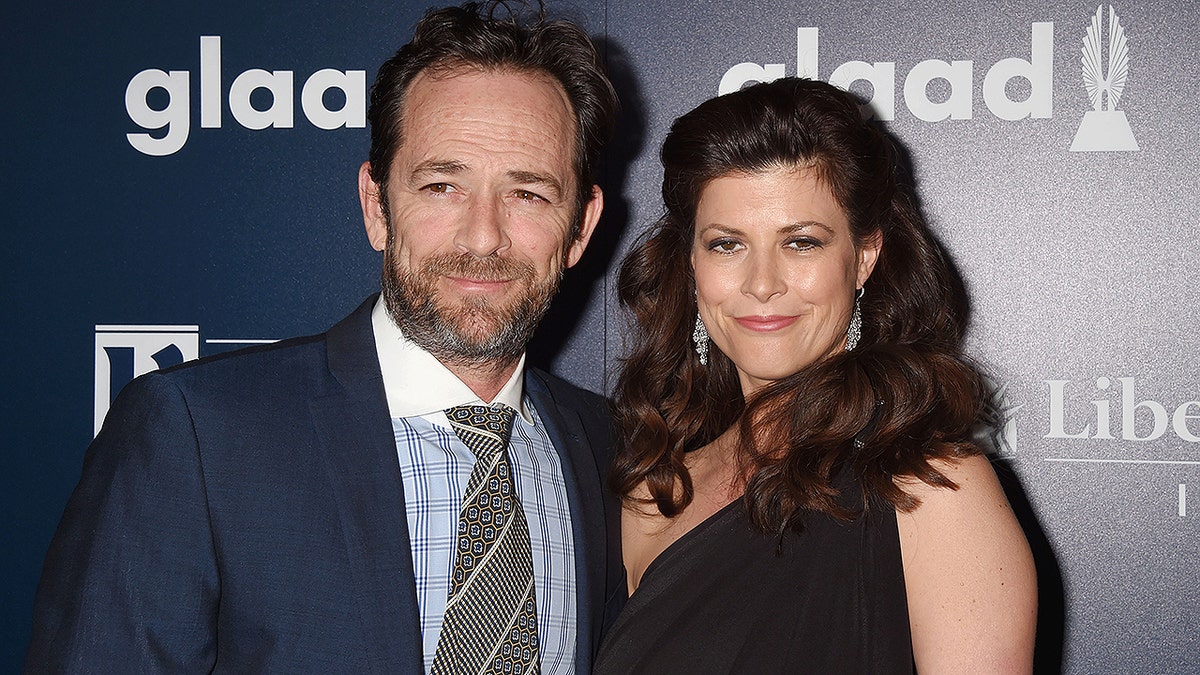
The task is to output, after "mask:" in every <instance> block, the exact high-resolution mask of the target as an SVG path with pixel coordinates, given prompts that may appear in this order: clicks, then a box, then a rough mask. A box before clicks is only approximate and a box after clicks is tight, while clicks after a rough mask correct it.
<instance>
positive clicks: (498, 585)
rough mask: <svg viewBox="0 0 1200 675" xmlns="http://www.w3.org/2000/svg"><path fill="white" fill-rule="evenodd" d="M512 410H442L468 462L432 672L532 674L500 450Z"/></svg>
mask: <svg viewBox="0 0 1200 675" xmlns="http://www.w3.org/2000/svg"><path fill="white" fill-rule="evenodd" d="M513 415H514V411H513V409H512V408H509V407H508V406H498V407H496V408H489V407H487V406H482V405H463V406H456V407H454V408H450V409H449V410H447V411H446V417H448V418H449V419H450V424H451V426H453V427H454V432H455V433H456V434H458V437H459V438H460V439H461V440H462V442H463V443H465V444H466V445H467V447H468V448H470V449H471V451H472V452H474V453H475V457H476V462H475V468H474V469H473V470H472V471H471V478H470V479H469V480H468V481H467V491H466V494H465V495H464V497H463V503H462V510H461V511H460V512H459V516H458V553H457V555H456V556H455V560H454V571H453V573H452V575H451V577H450V594H449V596H448V598H447V600H446V614H445V617H444V618H443V619H442V632H441V634H440V635H439V636H438V645H437V652H436V654H435V655H434V658H433V670H432V671H431V672H432V675H451V674H455V675H457V674H461V673H500V674H501V675H528V674H531V673H533V674H536V673H538V672H539V666H538V630H537V612H536V606H537V603H536V601H535V600H534V594H533V555H532V552H531V551H530V546H529V526H528V524H527V523H526V522H525V512H524V511H523V510H522V509H521V502H520V500H518V499H517V495H516V490H515V489H514V487H513V476H512V466H511V464H510V463H509V461H508V452H507V451H506V448H507V446H508V437H509V434H510V433H512V423H513Z"/></svg>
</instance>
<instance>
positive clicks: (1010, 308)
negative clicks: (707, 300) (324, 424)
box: [0, 0, 1200, 673]
mask: <svg viewBox="0 0 1200 675" xmlns="http://www.w3.org/2000/svg"><path fill="white" fill-rule="evenodd" d="M197 4H198V5H202V6H189V3H183V4H179V3H149V2H119V3H98V4H92V5H79V4H78V3H55V2H51V3H42V4H36V3H25V4H24V5H20V4H19V5H18V6H13V7H6V9H5V10H4V16H5V18H4V20H3V22H0V23H2V26H0V35H3V41H2V44H0V50H3V52H4V63H5V64H6V68H5V69H4V71H3V73H2V74H0V78H3V80H2V81H3V83H4V87H3V91H4V94H5V96H4V100H5V103H4V105H2V106H0V120H3V128H4V129H6V138H5V140H6V142H5V143H4V150H3V154H4V158H5V163H4V178H3V183H2V185H3V196H4V199H3V204H2V208H3V218H4V227H3V237H4V246H3V247H2V250H0V255H2V256H3V267H2V274H3V280H4V281H3V286H2V293H3V312H4V316H5V326H6V329H5V330H4V349H3V350H2V353H3V356H2V358H3V359H4V374H5V377H4V378H3V384H0V386H2V387H4V390H5V391H4V397H3V400H4V405H3V410H2V412H0V415H2V417H0V421H2V425H3V426H2V427H0V429H2V431H0V439H3V440H2V442H3V462H4V467H5V470H4V471H2V472H0V473H2V474H3V477H2V478H0V480H2V481H3V489H2V490H0V493H2V495H3V497H2V498H3V507H4V523H5V525H4V527H5V530H6V534H5V536H4V548H5V554H4V557H3V565H4V586H3V588H4V596H3V597H4V601H3V602H2V603H0V605H2V606H3V608H2V609H0V670H2V671H13V670H16V669H17V668H18V667H19V664H20V662H21V659H22V657H23V653H24V649H25V644H26V641H27V639H28V635H29V622H30V612H31V607H32V599H33V592H34V588H35V585H36V582H37V578H38V575H39V572H40V567H41V563H42V558H43V556H44V554H45V550H46V546H47V544H48V542H49V540H50V537H51V535H52V533H53V531H54V528H55V526H56V524H57V521H58V518H59V515H60V514H61V511H62V508H63V506H64V504H65V502H66V499H67V496H68V494H69V493H70V490H71V489H72V488H73V486H74V484H75V481H76V480H77V479H78V477H79V472H80V464H81V460H82V457H83V453H84V449H85V448H86V446H87V444H88V442H89V440H90V439H91V437H92V435H93V433H94V432H95V430H96V429H97V428H98V425H99V424H100V422H101V421H102V420H103V416H104V413H105V411H106V410H107V408H108V405H109V403H110V402H111V400H112V398H113V396H115V395H116V393H117V391H119V390H120V388H121V387H122V386H123V385H124V384H125V383H126V382H128V381H129V380H130V379H132V378H133V377H134V376H136V375H138V374H140V373H143V372H147V371H149V370H153V369H156V368H159V367H165V366H169V365H172V364H175V363H179V362H181V361H183V360H186V359H192V358H196V357H199V356H206V355H210V354H215V353H219V352H222V351H226V350H229V349H234V348H238V347H241V346H246V345H250V344H256V343H261V342H265V341H271V340H275V339H278V338H282V337H288V336H292V335H299V334H308V333H314V332H319V331H322V330H324V329H325V328H326V327H328V326H329V325H330V324H331V323H333V322H334V321H336V320H337V319H338V318H340V317H341V316H343V315H344V314H345V313H347V312H348V311H349V310H350V309H352V308H353V307H354V306H356V305H357V304H358V303H359V302H360V301H361V300H362V298H364V297H365V296H366V295H367V294H369V293H372V292H374V291H375V290H377V288H378V281H377V279H378V275H379V269H380V263H381V261H380V258H379V255H378V254H377V253H375V252H373V251H372V250H371V249H370V247H369V245H368V244H367V240H366V237H365V236H364V233H363V229H362V220H361V216H360V214H359V207H358V202H357V195H356V188H355V175H356V171H357V169H358V165H359V163H360V162H361V161H363V159H364V158H365V156H366V152H367V147H368V139H367V130H366V128H365V109H366V93H367V89H368V87H369V85H370V82H371V81H372V80H373V78H374V74H375V69H376V68H377V66H378V65H379V64H380V63H381V62H382V61H383V60H384V59H385V58H387V57H388V56H389V55H390V54H391V53H392V52H393V51H394V50H395V49H396V48H397V47H398V46H399V45H400V44H402V43H404V42H405V41H407V39H408V37H409V34H410V31H411V27H412V25H413V24H414V23H415V22H416V20H417V19H418V18H419V17H420V16H421V14H422V13H423V12H424V10H425V8H426V5H425V4H424V1H422V2H420V3H414V2H383V1H381V0H356V1H354V2H348V3H322V2H312V1H308V0H298V1H294V2H286V3H285V2H248V3H247V2H229V1H216V2H209V3H197ZM35 5H36V6H35ZM549 9H550V12H551V14H554V15H557V16H564V17H567V18H572V19H574V20H576V21H578V22H580V23H581V24H583V25H584V26H585V27H586V28H587V29H588V31H589V32H590V33H591V34H592V35H594V36H595V37H596V39H597V41H598V43H599V44H600V46H601V48H602V49H603V50H604V53H605V56H606V59H607V60H608V62H609V64H610V68H611V70H612V76H613V79H614V82H615V83H616V84H617V87H618V90H619V92H620V94H621V97H622V100H623V104H624V111H623V113H622V119H621V126H620V128H619V130H618V137H617V139H616V141H615V142H614V144H613V146H612V147H611V148H610V150H609V152H608V158H607V162H606V166H605V169H604V178H603V186H604V188H605V190H606V194H607V199H606V201H607V209H606V212H605V217H604V220H603V221H602V224H601V228H602V230H601V232H600V234H598V235H597V237H596V238H595V239H594V240H593V244H592V246H591V248H590V249H589V250H588V253H587V255H586V256H585V261H584V263H582V264H581V265H580V266H579V267H578V268H576V269H575V270H573V271H572V273H571V274H570V275H569V276H568V281H567V284H566V287H565V288H564V292H563V296H562V297H561V298H560V299H559V301H558V302H557V303H556V305H555V308H554V309H553V310H552V313H551V316H550V317H549V318H548V320H547V322H546V324H545V325H544V326H543V329H542V330H541V331H540V333H539V335H538V337H537V339H536V342H535V345H534V347H533V350H532V353H531V358H532V359H533V361H535V362H537V363H539V364H541V365H544V366H547V367H549V368H552V369H553V370H555V371H557V372H558V373H560V374H561V375H563V376H565V377H566V378H568V379H570V380H573V381H575V382H577V383H578V384H580V385H583V386H585V387H588V388H591V389H595V390H598V391H604V390H607V389H608V388H609V387H610V386H611V384H612V381H613V372H614V370H615V368H616V366H617V363H618V359H619V357H620V356H621V354H622V350H623V342H622V334H623V327H624V320H623V318H622V316H621V314H620V312H619V310H618V308H617V307H616V304H615V302H614V300H613V279H614V277H615V272H616V268H617V266H618V265H619V261H620V257H621V255H622V254H623V252H624V251H625V250H626V249H627V248H628V246H629V245H630V243H631V242H632V241H633V240H634V239H635V238H636V237H637V236H638V235H639V234H640V233H641V232H642V231H643V230H644V229H645V228H646V227H647V226H648V225H649V224H650V223H651V222H652V221H653V220H654V219H655V218H656V217H657V215H658V214H659V209H660V206H659V201H658V188H659V179H660V173H659V167H658V162H657V149H658V145H659V143H661V140H662V138H663V136H664V134H665V133H666V130H667V128H668V127H669V125H670V122H671V121H672V120H673V119H674V118H676V117H677V116H679V115H681V114H682V113H684V112H686V111H688V110H690V109H691V108H693V107H694V106H695V105H697V104H699V103H700V102H701V101H703V100H705V99H707V98H709V97H712V96H715V95H717V94H718V93H719V92H724V91H730V90H734V89H737V88H738V87H740V86H742V85H743V84H745V83H747V82H752V81H758V80H769V79H772V78H775V77H780V76H784V75H801V76H806V77H813V78H819V79H822V80H827V81H831V82H833V83H835V84H838V85H839V86H842V87H844V88H848V89H850V90H851V91H854V92H855V93H857V94H859V95H860V96H861V97H862V99H863V100H864V102H865V108H864V110H865V112H866V114H871V115H874V116H875V117H876V118H878V119H879V120H881V121H882V123H883V124H885V125H886V126H887V128H888V129H889V130H890V131H891V132H892V133H893V134H894V135H895V136H896V138H897V139H898V140H899V141H900V143H901V144H902V145H903V146H904V149H905V151H906V153H907V155H908V159H909V161H910V162H911V165H912V168H913V172H914V174H915V176H916V179H917V186H918V191H919V194H920V198H921V203H922V208H923V209H924V211H925V213H926V214H927V216H928V218H929V219H930V221H931V223H932V224H933V226H934V229H935V231H936V233H937V235H938V236H939V238H940V239H941V240H942V242H943V243H944V244H945V246H946V248H947V249H948V250H949V252H950V254H951V256H952V258H953V261H954V264H955V266H956V268H957V269H958V271H959V273H960V274H961V275H962V277H963V279H964V281H965V282H966V284H967V287H968V288H969V290H970V295H971V301H972V315H971V316H972V326H973V327H972V330H971V334H970V341H969V344H970V351H971V353H972V354H973V355H974V356H975V357H976V358H977V359H978V361H979V362H980V363H981V364H982V366H983V367H984V368H985V369H986V371H987V372H988V374H989V377H990V378H991V380H992V382H993V384H994V385H995V396H994V400H993V402H992V403H993V405H992V406H991V409H990V411H989V412H990V426H989V428H987V429H984V430H982V431H981V438H982V439H983V440H985V441H987V442H988V443H990V444H991V445H992V446H993V447H994V449H995V451H996V455H997V465H998V466H999V467H1000V470H1001V473H1002V475H1003V476H1004V478H1005V481H1006V483H1007V487H1008V489H1009V492H1010V497H1011V498H1012V501H1013V502H1014V505H1015V506H1016V508H1017V510H1018V511H1019V513H1020V514H1021V516H1022V518H1023V522H1024V524H1025V526H1026V530H1027V533H1028V534H1029V537H1030V540H1031V542H1032V543H1033V545H1034V548H1035V551H1036V553H1037V557H1038V565H1039V574H1040V583H1041V596H1042V597H1041V604H1042V612H1041V617H1040V621H1041V626H1040V631H1039V635H1040V642H1039V651H1038V663H1039V669H1040V670H1043V671H1045V672H1056V671H1058V670H1061V671H1063V672H1069V673H1129V672H1154V673H1196V672H1200V630H1198V628H1197V627H1198V626H1200V586H1198V585H1197V579H1200V367H1198V359H1197V352H1198V348H1200V318H1198V317H1197V311H1196V306H1197V304H1198V303H1200V284H1198V282H1200V271H1197V266H1196V259H1197V257H1198V254H1200V242H1198V240H1197V235H1196V230H1197V226H1198V223H1200V199H1198V198H1197V193H1198V192H1200V179H1198V178H1197V169H1196V167H1197V166H1200V149H1198V148H1200V135H1198V134H1197V132H1196V119H1197V111H1198V110H1200V94H1198V93H1197V92H1198V88H1197V84H1196V83H1197V81H1198V78H1197V75H1196V70H1197V68H1200V66H1198V65H1196V64H1198V63H1200V59H1198V58H1197V57H1200V41H1198V40H1197V37H1196V36H1197V35H1198V34H1200V8H1198V7H1196V6H1194V5H1192V4H1191V3H1175V2H1168V1H1166V0H1146V1H1142V2H1137V3H1133V2H1122V3H1119V4H1111V5H1110V4H1103V5H1096V4H1092V3H1091V2H1089V1H1079V0H1042V1H1040V2H1023V1H1020V0H1016V1H1012V2H1004V3H992V4H989V3H983V4H980V3H975V2H966V1H959V0H949V1H940V2H935V1H934V0H910V1H907V2H875V1H860V2H848V3H824V2H813V1H810V0H676V1H675V2H672V3H669V6H667V7H664V6H661V5H660V4H659V3H657V2H653V1H651V0H628V1H623V2H607V1H605V0H571V1H569V2H551V3H550V8H549ZM979 638H980V640H986V639H987V636H986V635H980V636H979Z"/></svg>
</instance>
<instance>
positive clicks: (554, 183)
mask: <svg viewBox="0 0 1200 675" xmlns="http://www.w3.org/2000/svg"><path fill="white" fill-rule="evenodd" d="M508 177H509V179H510V180H513V181H515V182H517V183H520V184H522V185H542V186H545V188H546V190H547V191H549V192H551V193H553V194H551V195H550V196H551V197H552V198H554V199H558V198H560V197H562V194H563V188H562V183H559V182H558V179H557V178H555V177H554V176H551V175H548V174H544V173H538V172H536V171H509V172H508Z"/></svg>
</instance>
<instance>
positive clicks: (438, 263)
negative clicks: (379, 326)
mask: <svg viewBox="0 0 1200 675" xmlns="http://www.w3.org/2000/svg"><path fill="white" fill-rule="evenodd" d="M563 267H564V265H563V264H561V262H560V263H559V264H555V265H553V269H552V270H551V271H550V274H549V276H548V277H546V278H545V279H539V278H538V274H537V270H536V269H534V267H533V266H532V265H530V264H529V263H525V262H519V261H514V260H510V259H508V258H500V257H496V256H490V257H487V258H478V257H476V256H473V255H471V254H469V253H463V254H451V253H445V254H440V255H435V256H432V257H430V258H427V259H425V260H423V261H422V262H421V263H420V266H419V268H418V269H416V270H413V269H407V268H404V269H402V268H401V265H400V263H399V261H398V260H397V256H396V254H395V253H394V248H393V246H392V242H390V241H389V242H388V247H387V253H386V254H385V255H384V264H383V280H382V286H383V298H384V302H385V304H386V305H387V309H388V313H389V314H390V315H391V317H392V320H393V321H395V322H396V325H397V326H399V327H400V330H401V332H403V333H404V336H405V337H407V338H408V339H409V340H412V341H413V342H414V343H416V344H417V345H419V346H420V347H422V348H423V349H425V351H427V352H429V353H430V354H433V356H434V357H436V358H437V359H438V360H439V361H441V362H442V363H446V364H453V365H460V366H496V367H502V366H504V365H507V364H509V363H512V362H513V361H516V360H517V359H518V358H519V357H520V356H521V353H522V352H524V351H525V345H526V344H528V343H529V339H530V338H531V337H532V336H533V331H534V330H535V329H536V328H537V325H538V322H540V321H541V320H542V316H544V315H545V314H546V311H547V310H548V309H549V308H550V302H551V300H553V299H554V294H555V293H556V292H557V291H558V286H559V283H560V282H561V281H562V276H563ZM446 276H451V277H462V278H468V279H478V280H487V281H500V280H506V281H509V282H510V283H512V284H516V285H519V286H520V287H521V288H520V290H521V291H522V295H520V297H517V298H515V299H507V302H505V303H504V304H498V303H496V302H493V301H492V300H491V299H489V298H484V297H476V298H472V297H467V298H465V299H464V300H463V301H462V302H461V303H460V304H446V302H445V298H444V297H443V296H441V295H439V291H438V282H439V281H440V280H441V278H443V277H446Z"/></svg>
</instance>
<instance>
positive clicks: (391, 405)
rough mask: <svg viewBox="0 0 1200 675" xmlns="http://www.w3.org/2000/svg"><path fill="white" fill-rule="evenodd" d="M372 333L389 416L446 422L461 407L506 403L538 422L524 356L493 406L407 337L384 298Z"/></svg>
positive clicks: (375, 311) (377, 306)
mask: <svg viewBox="0 0 1200 675" xmlns="http://www.w3.org/2000/svg"><path fill="white" fill-rule="evenodd" d="M371 328H372V330H373V331H374V333H375V351H376V353H377V354H378V356H379V368H380V370H381V371H382V372H383V389H384V392H385V393H386V394H387V402H388V413H389V414H390V415H391V416H392V417H393V418H397V417H426V416H432V417H433V419H434V421H439V420H441V421H444V420H445V415H443V414H442V412H443V411H444V410H446V409H447V408H452V407H454V406H456V405H470V404H475V405H490V404H492V403H503V404H504V405H507V406H508V407H510V408H512V409H514V410H516V411H518V412H520V413H521V417H523V418H524V419H525V421H526V422H528V423H530V424H532V423H533V413H532V411H530V410H529V409H528V407H527V406H526V405H525V396H524V394H525V390H524V382H525V377H524V375H525V354H523V353H522V354H521V360H520V361H518V362H517V368H516V370H514V371H513V374H512V376H511V377H510V378H508V382H506V383H505V384H504V386H503V387H502V388H501V389H500V393H499V394H496V398H495V399H494V400H492V401H484V400H481V399H480V398H479V396H477V395H476V394H475V392H473V391H471V388H470V387H468V386H467V385H466V384H464V383H463V381H462V380H460V379H458V377H456V376H455V375H454V373H452V372H450V369H448V368H446V366H444V365H443V364H442V362H441V361H438V360H437V358H436V357H435V356H434V355H433V354H430V353H429V352H427V351H425V350H424V349H422V348H421V347H420V346H418V345H417V344H416V343H414V342H413V341H412V340H409V339H408V338H406V337H405V336H404V333H402V332H401V331H400V327H399V326H397V325H396V323H395V322H394V321H392V317H391V315H390V314H388V311H387V307H386V306H385V304H384V300H383V296H382V295H380V296H379V299H378V300H377V301H376V302H375V308H374V309H373V310H371Z"/></svg>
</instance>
